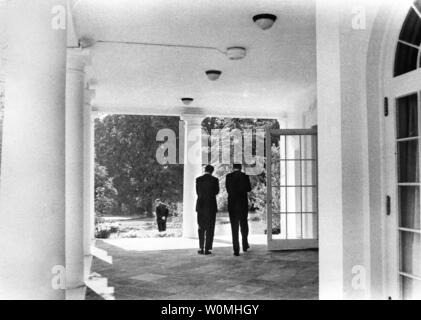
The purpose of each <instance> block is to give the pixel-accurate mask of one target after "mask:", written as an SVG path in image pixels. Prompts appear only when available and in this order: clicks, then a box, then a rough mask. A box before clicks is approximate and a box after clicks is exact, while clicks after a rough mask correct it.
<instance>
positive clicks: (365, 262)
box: [317, 0, 389, 299]
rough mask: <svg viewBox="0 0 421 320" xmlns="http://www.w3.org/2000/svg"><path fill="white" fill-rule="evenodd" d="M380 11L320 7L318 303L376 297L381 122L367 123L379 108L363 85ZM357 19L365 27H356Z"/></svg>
mask: <svg viewBox="0 0 421 320" xmlns="http://www.w3.org/2000/svg"><path fill="white" fill-rule="evenodd" d="M382 5H384V6H386V7H388V6H389V4H388V3H387V2H383V4H382ZM378 10H379V1H373V0H372V1H368V2H365V3H364V5H363V6H362V5H361V2H360V1H354V0H352V1H347V2H343V1H337V2H333V1H331V2H326V1H319V2H318V8H317V19H318V22H317V29H318V30H317V36H318V41H317V44H318V103H317V107H318V110H317V121H318V129H319V183H320V186H319V204H320V297H321V298H345V299H365V298H373V297H379V296H381V294H382V286H381V283H382V281H380V279H382V277H383V275H382V268H381V266H382V265H383V261H382V255H381V254H380V253H379V252H381V250H382V247H381V236H379V235H381V234H382V233H381V229H382V220H381V219H378V218H379V215H380V214H381V212H382V208H381V201H379V199H380V196H379V194H378V192H377V193H376V191H375V189H376V188H378V184H379V181H378V179H379V178H377V180H376V178H375V176H376V175H377V174H378V172H377V168H378V167H379V166H380V164H379V163H378V161H380V158H379V157H380V156H379V154H380V152H379V150H378V148H379V145H380V144H379V141H378V139H376V137H377V138H378V136H379V133H378V129H379V120H377V127H376V126H374V127H372V123H371V122H369V120H371V118H372V117H377V118H379V111H380V109H379V108H378V103H377V104H376V105H375V106H371V105H368V104H367V86H368V88H369V89H370V86H371V83H367V81H366V79H367V74H368V72H371V69H370V68H371V65H369V66H368V67H369V69H367V55H368V48H369V44H370V39H371V36H372V30H373V24H374V21H375V18H376V17H377V14H378ZM358 14H360V17H362V19H364V20H365V21H364V20H363V21H361V20H358V17H357V16H358ZM358 22H359V23H358ZM364 22H365V25H364ZM383 27H384V26H383ZM378 50H380V48H378ZM374 76H377V77H378V75H374ZM373 108H374V109H373ZM369 114H370V116H371V118H369V117H368V116H369ZM369 137H370V140H369ZM369 143H370V148H369ZM376 157H377V158H376ZM376 161H377V163H375V162H376ZM370 170H373V171H371V172H370ZM377 177H379V176H378V175H377ZM371 197H373V199H371Z"/></svg>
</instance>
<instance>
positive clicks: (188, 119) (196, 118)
mask: <svg viewBox="0 0 421 320" xmlns="http://www.w3.org/2000/svg"><path fill="white" fill-rule="evenodd" d="M205 118H206V117H205V116H204V115H203V114H182V115H181V116H180V119H181V120H182V121H184V122H185V123H186V124H187V125H189V126H201V125H202V121H203V119H205Z"/></svg>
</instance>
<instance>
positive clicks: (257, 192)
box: [203, 118, 279, 214]
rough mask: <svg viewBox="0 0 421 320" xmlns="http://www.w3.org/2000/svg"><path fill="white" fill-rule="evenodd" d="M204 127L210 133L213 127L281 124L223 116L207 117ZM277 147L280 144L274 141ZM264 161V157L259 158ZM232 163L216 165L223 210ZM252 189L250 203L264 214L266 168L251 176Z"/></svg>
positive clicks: (263, 127) (264, 126) (234, 127)
mask: <svg viewBox="0 0 421 320" xmlns="http://www.w3.org/2000/svg"><path fill="white" fill-rule="evenodd" d="M203 128H204V131H205V132H206V134H208V135H210V134H211V133H212V130H213V129H221V130H234V129H239V130H246V129H253V130H256V129H279V124H278V122H277V121H276V120H264V119H239V118H231V119H223V118H206V119H205V120H204V121H203ZM255 139H256V138H254V139H253V147H252V154H253V155H256V140H255ZM274 144H275V148H276V146H277V144H278V142H277V141H274ZM233 145H234V141H231V161H232V160H233V151H234V148H233ZM259 160H260V161H262V163H264V159H259ZM231 167H232V166H231V165H227V164H217V165H216V166H215V175H216V176H217V177H218V178H219V179H220V183H221V186H222V188H221V192H220V194H219V195H218V208H219V209H220V210H221V211H226V210H227V205H228V199H227V198H228V195H227V192H226V190H225V188H224V187H223V186H225V176H226V175H227V174H228V173H229V172H230V171H231ZM250 180H251V185H252V188H253V189H252V191H251V192H250V194H249V200H250V204H251V206H252V208H253V209H259V210H261V212H262V214H264V212H265V208H266V168H264V170H263V172H262V173H261V174H259V175H253V176H250Z"/></svg>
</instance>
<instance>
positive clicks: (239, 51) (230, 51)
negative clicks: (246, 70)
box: [227, 47, 247, 60]
mask: <svg viewBox="0 0 421 320" xmlns="http://www.w3.org/2000/svg"><path fill="white" fill-rule="evenodd" d="M246 53H247V51H246V48H244V47H230V48H227V56H228V58H229V59H230V60H240V59H243V58H244V57H245V56H246Z"/></svg>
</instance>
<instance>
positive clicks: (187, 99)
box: [181, 98, 194, 106]
mask: <svg viewBox="0 0 421 320" xmlns="http://www.w3.org/2000/svg"><path fill="white" fill-rule="evenodd" d="M181 101H182V102H183V103H184V105H186V106H189V105H191V104H192V103H193V101H194V99H193V98H181Z"/></svg>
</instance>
